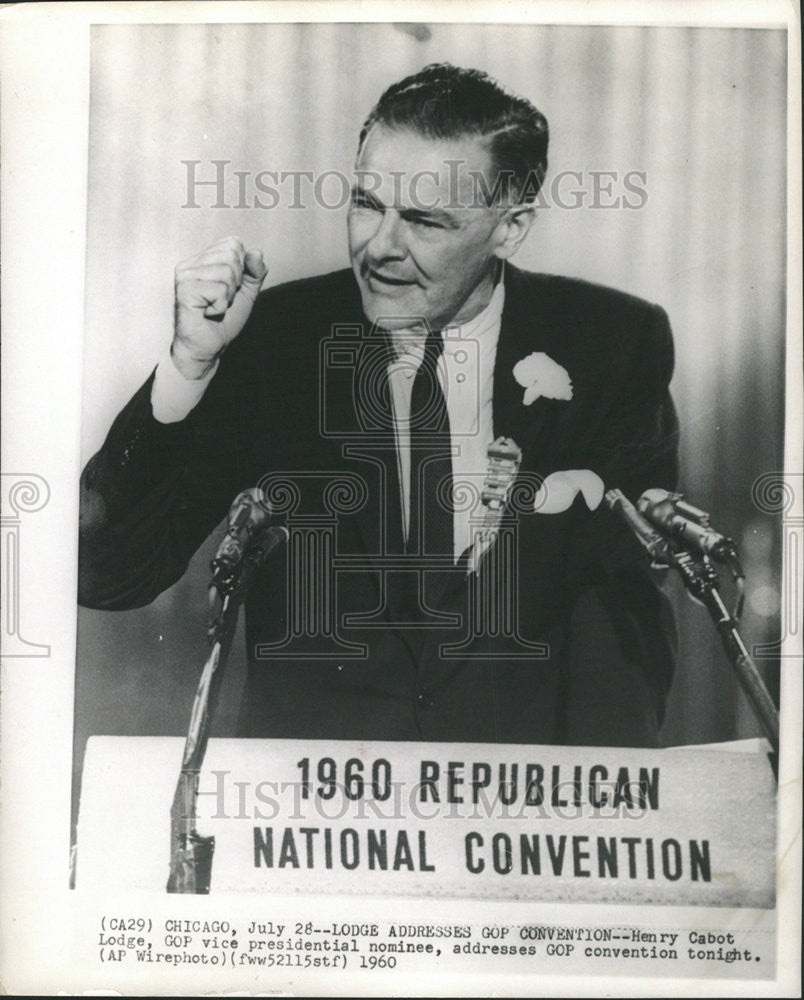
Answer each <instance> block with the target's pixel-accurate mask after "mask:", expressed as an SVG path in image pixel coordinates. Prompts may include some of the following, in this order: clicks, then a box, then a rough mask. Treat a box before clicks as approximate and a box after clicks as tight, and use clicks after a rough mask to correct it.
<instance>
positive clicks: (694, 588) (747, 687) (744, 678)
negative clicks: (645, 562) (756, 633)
mask: <svg viewBox="0 0 804 1000" xmlns="http://www.w3.org/2000/svg"><path fill="white" fill-rule="evenodd" d="M671 565H673V566H675V568H676V569H677V570H678V571H679V573H680V574H681V579H682V581H683V582H684V586H685V587H686V588H687V590H688V591H689V592H690V594H692V596H693V597H694V598H696V599H697V600H699V601H700V602H701V604H703V606H704V607H705V608H706V610H707V611H708V612H709V615H710V617H711V619H712V621H713V622H714V624H715V628H716V629H717V631H718V634H719V635H720V638H721V639H722V640H723V646H724V648H725V650H726V655H727V656H728V657H729V660H730V662H731V663H732V665H733V667H734V671H735V673H736V674H737V680H738V681H739V682H740V684H741V685H742V688H743V690H744V691H745V693H746V694H747V695H748V700H749V702H750V704H751V707H752V708H753V709H754V711H755V712H756V714H757V716H758V717H759V720H760V722H761V723H762V726H763V728H764V730H765V732H766V734H767V736H768V739H769V740H770V743H771V747H772V748H773V753H774V756H776V755H778V753H779V712H778V711H777V709H776V706H775V705H774V703H773V699H772V698H771V696H770V694H769V692H768V689H767V687H766V686H765V682H764V681H763V680H762V677H761V676H760V673H759V671H758V670H757V666H756V664H755V663H754V660H753V658H752V657H751V654H750V653H749V652H748V649H747V648H746V645H745V643H744V642H743V639H742V636H741V635H740V632H739V629H738V625H739V622H738V621H737V619H736V618H735V617H734V615H732V614H731V613H730V612H729V610H728V609H727V608H726V605H725V603H724V601H723V598H722V597H721V596H720V592H719V591H718V589H717V586H716V583H717V573H716V572H715V570H714V568H713V567H712V564H711V562H710V561H709V558H708V557H707V556H704V557H703V559H702V560H701V561H700V562H696V561H695V560H694V559H693V557H692V556H691V555H690V553H689V552H686V551H673V552H672V554H671Z"/></svg>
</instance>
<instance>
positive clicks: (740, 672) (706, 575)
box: [605, 489, 779, 770]
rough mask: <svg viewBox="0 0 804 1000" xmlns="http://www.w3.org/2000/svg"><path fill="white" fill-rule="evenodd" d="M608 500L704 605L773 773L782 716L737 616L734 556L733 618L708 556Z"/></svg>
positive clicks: (624, 503)
mask: <svg viewBox="0 0 804 1000" xmlns="http://www.w3.org/2000/svg"><path fill="white" fill-rule="evenodd" d="M605 500H606V504H607V506H608V507H609V509H610V510H612V511H614V512H615V513H616V514H618V515H619V516H620V518H621V519H622V520H624V521H625V523H626V524H627V525H628V526H629V528H630V529H631V531H632V532H633V533H634V535H635V536H636V538H637V540H638V541H639V542H640V544H641V545H642V547H643V548H644V549H645V551H646V552H647V553H648V554H649V555H650V557H651V560H652V563H653V565H655V566H665V567H667V566H672V567H674V568H675V569H676V570H678V572H679V573H680V574H681V579H682V581H683V582H684V586H685V587H686V588H687V590H688V591H689V592H690V594H691V595H692V597H693V598H694V599H695V600H697V601H699V602H700V603H701V604H703V606H704V607H705V608H706V610H707V611H708V612H709V615H710V617H711V618H712V621H713V622H714V624H715V628H716V629H717V631H718V634H719V635H720V638H721V639H722V640H723V646H724V648H725V650H726V655H727V656H728V657H729V661H730V662H731V663H732V664H733V666H734V670H735V673H736V674H737V680H738V681H739V682H740V684H741V685H742V688H743V690H744V691H745V693H746V695H747V696H748V700H749V703H750V704H751V707H752V708H753V710H754V712H755V713H756V715H757V716H758V717H759V720H760V722H761V723H762V726H763V728H764V730H765V733H766V734H767V736H768V739H769V740H770V744H771V747H772V749H773V758H772V763H773V764H774V770H775V769H776V767H775V761H776V760H777V759H778V753H779V712H778V711H777V709H776V706H775V705H774V703H773V699H772V698H771V696H770V694H769V693H768V689H767V687H766V686H765V682H764V681H763V680H762V677H761V676H760V673H759V671H758V670H757V667H756V664H755V663H754V661H753V659H752V657H751V654H750V653H749V652H748V649H747V648H746V645H745V643H744V642H743V639H742V636H741V635H740V632H739V629H738V626H739V621H738V618H737V615H738V614H739V608H740V607H741V605H742V587H741V584H742V576H743V573H742V570H741V569H740V567H739V562H738V561H737V558H736V555H735V554H734V553H732V558H730V560H729V565H730V566H731V569H732V573H733V574H734V575H735V578H736V579H737V581H738V584H739V585H740V594H739V596H738V601H737V610H736V613H735V614H731V613H730V612H729V611H728V609H727V608H726V605H725V603H724V601H723V598H722V597H721V596H720V592H719V591H718V589H717V586H716V584H717V579H718V577H717V573H716V571H715V569H714V567H713V565H712V561H711V560H710V558H709V556H707V555H701V556H699V557H698V558H697V559H696V558H694V557H693V555H692V554H691V553H690V552H689V551H687V550H686V549H684V548H683V547H682V545H681V542H680V541H679V540H678V539H675V538H673V539H669V538H666V537H664V536H662V535H661V534H659V532H657V531H656V530H655V529H654V527H653V525H651V524H650V523H648V521H646V520H645V518H644V517H643V516H642V515H641V514H640V513H639V512H638V511H637V510H636V509H635V508H634V506H633V504H631V502H630V501H629V500H628V499H627V497H626V496H625V495H624V494H623V493H622V492H621V491H620V490H617V489H612V490H609V491H608V492H607V493H606V496H605Z"/></svg>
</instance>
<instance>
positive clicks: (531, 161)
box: [358, 63, 548, 204]
mask: <svg viewBox="0 0 804 1000" xmlns="http://www.w3.org/2000/svg"><path fill="white" fill-rule="evenodd" d="M376 124H381V125H385V126H386V127H387V128H390V129H399V130H405V129H407V130H410V131H413V132H417V133H418V134H419V135H423V136H426V137H428V138H430V139H458V138H463V137H465V136H479V137H481V138H483V139H486V140H487V142H488V151H489V154H490V156H491V159H492V164H493V170H494V173H495V175H496V176H495V177H494V184H493V185H492V187H491V190H490V191H489V189H488V186H486V190H485V192H484V195H485V197H486V200H487V201H489V202H499V201H501V200H510V201H513V202H514V203H515V204H522V203H524V202H531V201H534V200H535V198H536V195H537V194H538V193H539V188H540V187H541V185H542V181H543V180H544V175H545V172H546V170H547V140H548V128H547V119H546V118H545V117H544V115H543V114H542V113H541V112H540V111H539V110H538V109H537V108H536V107H534V106H533V105H532V104H531V103H530V101H527V100H525V99H524V98H522V97H517V96H515V95H514V94H510V93H508V91H506V90H505V89H504V88H503V87H501V86H500V84H498V83H497V82H496V80H492V78H491V77H490V76H488V75H487V74H486V73H483V72H482V71H481V70H478V69H463V68H461V67H460V66H452V65H450V64H449V63H432V64H431V65H429V66H425V67H424V69H422V70H419V72H418V73H414V74H413V75H412V76H408V77H405V79H404V80H400V81H399V83H394V84H392V85H391V86H390V87H389V88H388V89H387V90H386V91H385V93H384V94H383V95H382V97H381V98H380V99H379V101H378V102H377V103H376V105H375V106H374V107H373V108H372V110H371V112H370V113H369V116H368V118H367V119H366V121H365V122H364V124H363V128H362V129H361V130H360V142H359V144H358V154H359V153H360V150H361V149H362V148H363V143H364V142H365V139H366V136H367V135H368V133H369V131H370V130H371V129H372V127H373V126H374V125H376Z"/></svg>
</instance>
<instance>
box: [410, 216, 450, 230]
mask: <svg viewBox="0 0 804 1000" xmlns="http://www.w3.org/2000/svg"><path fill="white" fill-rule="evenodd" d="M410 221H411V222H412V223H413V225H414V226H424V228H425V229H443V228H444V227H443V226H442V225H441V223H440V222H436V221H435V219H428V218H427V217H421V218H416V219H411V220H410Z"/></svg>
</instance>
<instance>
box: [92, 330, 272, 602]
mask: <svg viewBox="0 0 804 1000" xmlns="http://www.w3.org/2000/svg"><path fill="white" fill-rule="evenodd" d="M241 336H243V335H242V334H241ZM227 361H228V358H227V356H224V358H223V359H222V360H221V365H220V367H219V370H218V372H217V374H216V376H215V378H214V379H213V380H212V383H211V384H210V386H209V387H208V388H207V391H206V394H205V395H204V397H203V398H202V400H201V402H200V403H199V404H198V405H197V406H196V408H195V409H194V410H193V411H192V412H191V413H190V414H189V415H188V416H187V417H186V418H185V419H184V420H182V421H179V422H177V423H171V424H162V423H160V422H159V421H157V420H156V419H155V418H154V416H153V412H152V409H151V386H152V383H153V375H151V377H150V378H149V379H148V380H147V381H146V382H145V384H144V385H143V386H142V387H141V388H140V389H139V390H138V392H137V393H136V394H135V395H134V397H133V398H132V399H131V400H130V401H129V403H128V404H127V405H126V406H125V408H124V409H123V410H122V412H121V413H120V414H119V415H118V417H117V418H116V420H115V421H114V424H113V425H112V427H111V430H110V431H109V434H108V435H107V437H106V440H105V442H104V444H103V446H102V447H101V449H100V451H98V453H97V454H96V455H94V456H93V457H92V458H91V459H90V461H89V462H88V463H87V466H86V468H85V469H84V471H83V474H82V476H81V505H80V522H79V568H78V600H79V603H80V604H82V605H84V606H85V607H90V608H101V609H107V610H125V609H129V608H136V607H141V606H143V605H145V604H148V603H150V602H151V601H152V600H153V599H154V598H155V597H156V596H157V595H158V594H159V593H161V592H162V591H163V590H165V589H166V588H167V587H169V586H171V585H172V584H173V583H175V582H176V581H177V580H178V579H179V578H180V577H181V576H182V574H183V573H184V571H185V569H186V568H187V564H188V562H189V561H190V558H191V557H192V555H193V553H194V552H195V550H196V549H197V548H198V546H199V545H200V544H201V543H202V542H203V541H204V539H205V538H206V537H207V536H208V535H209V533H210V532H211V531H212V530H213V529H214V528H215V526H216V525H217V524H218V523H219V522H220V521H221V519H222V518H223V517H225V515H226V513H227V511H228V509H229V506H230V504H231V502H232V500H233V499H234V497H235V496H236V495H237V493H238V492H239V491H240V490H241V489H244V488H246V487H248V486H254V485H256V480H254V478H253V477H254V476H255V475H256V473H255V470H254V466H253V462H252V460H251V449H250V435H251V429H250V426H249V417H250V405H249V400H248V399H247V398H246V397H247V394H248V383H249V380H248V379H246V380H245V381H244V383H243V384H242V385H238V378H237V372H236V370H237V368H238V366H237V365H236V364H235V365H232V364H228V363H227V364H224V362H227Z"/></svg>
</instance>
